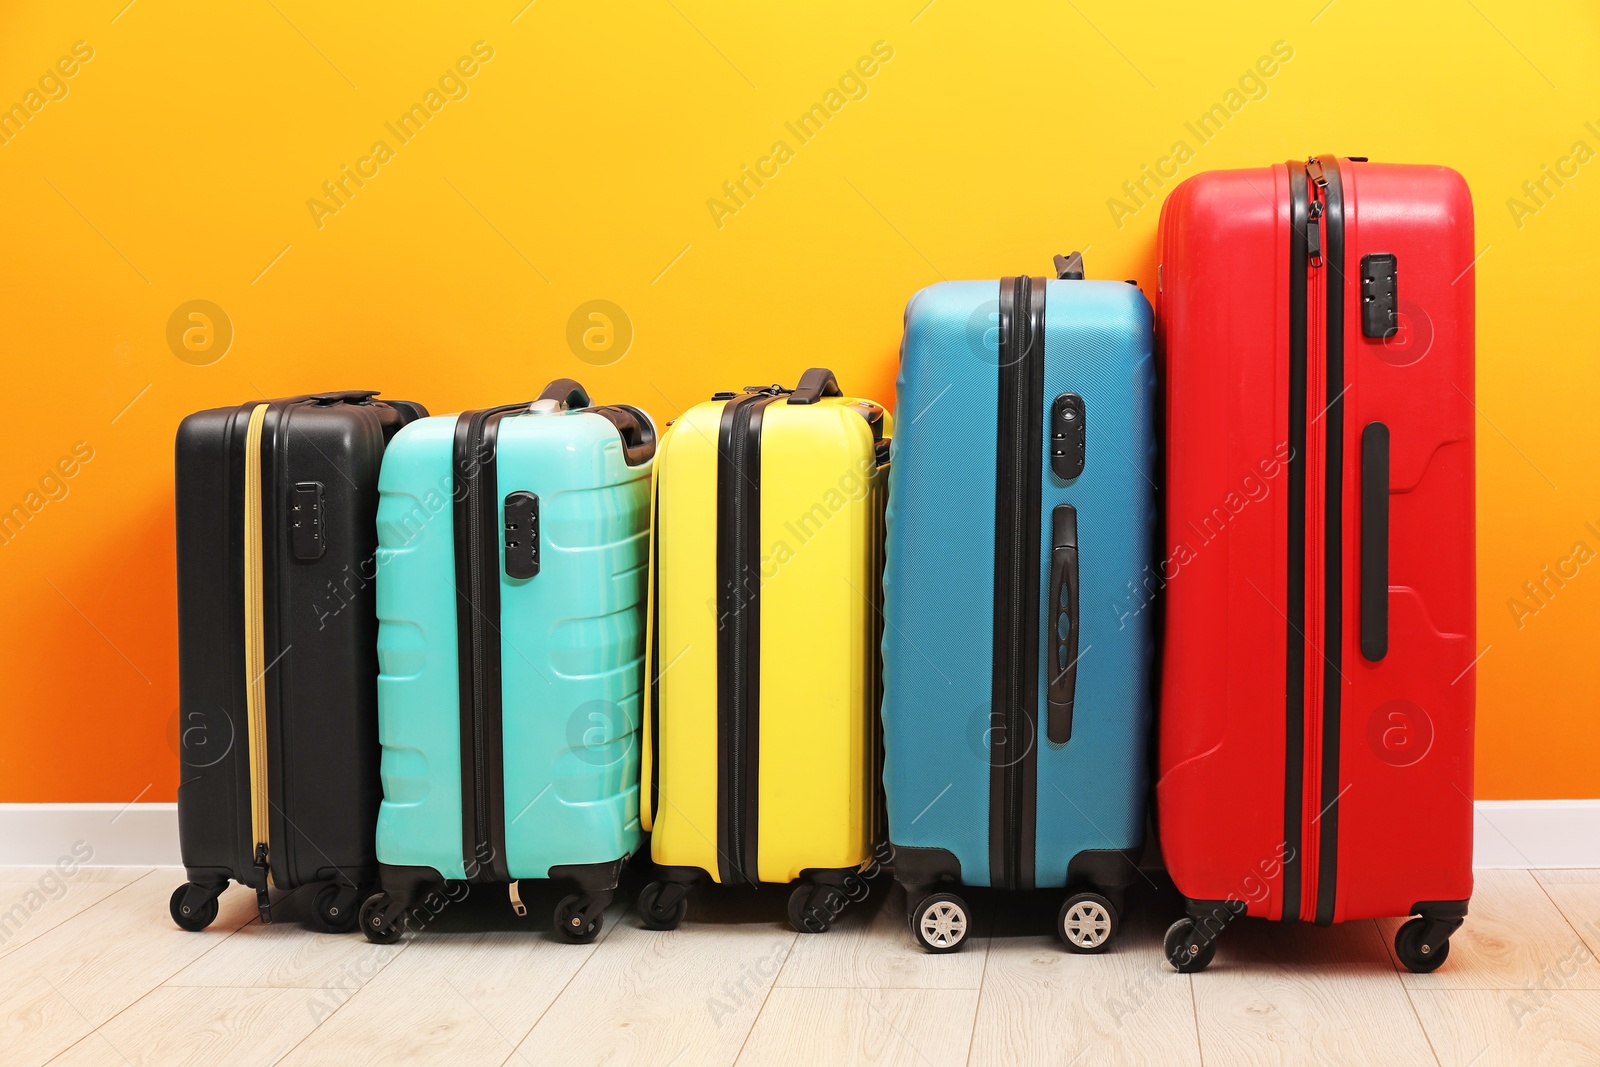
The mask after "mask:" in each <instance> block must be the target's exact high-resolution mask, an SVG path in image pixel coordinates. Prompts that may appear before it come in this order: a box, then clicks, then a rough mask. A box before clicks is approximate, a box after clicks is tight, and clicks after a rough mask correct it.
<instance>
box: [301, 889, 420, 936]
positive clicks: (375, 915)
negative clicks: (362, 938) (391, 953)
mask: <svg viewBox="0 0 1600 1067" xmlns="http://www.w3.org/2000/svg"><path fill="white" fill-rule="evenodd" d="M319 897H320V894H319ZM391 903H392V898H391V897H390V896H389V894H388V893H374V894H372V895H371V896H370V897H368V898H367V902H366V903H365V904H363V905H361V932H362V933H364V934H366V935H367V940H368V941H371V942H372V943H373V944H374V945H392V944H394V943H395V942H396V941H398V940H400V934H401V933H402V932H403V930H402V929H401V926H400V924H399V923H397V922H395V921H394V920H393V919H391V918H389V917H388V916H387V915H386V914H385V912H387V911H388V910H389V905H390V904H391ZM318 910H320V909H318Z"/></svg>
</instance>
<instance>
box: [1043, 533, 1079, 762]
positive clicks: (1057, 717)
mask: <svg viewBox="0 0 1600 1067" xmlns="http://www.w3.org/2000/svg"><path fill="white" fill-rule="evenodd" d="M1050 528H1051V541H1050V543H1051V544H1052V545H1053V546H1054V547H1053V548H1052V549H1051V551H1050V611H1051V614H1050V619H1051V626H1050V643H1049V647H1050V685H1049V687H1048V704H1049V714H1048V718H1047V720H1046V724H1045V733H1046V736H1047V737H1048V738H1049V739H1050V740H1051V742H1053V743H1054V744H1058V745H1064V744H1066V743H1067V742H1068V741H1070V740H1072V704H1073V699H1074V697H1075V695H1076V693H1077V689H1078V509H1077V508H1075V507H1073V506H1072V505H1071V504H1058V505H1056V508H1055V510H1054V511H1052V512H1051V513H1050Z"/></svg>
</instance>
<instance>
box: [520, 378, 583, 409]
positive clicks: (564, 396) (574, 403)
mask: <svg viewBox="0 0 1600 1067" xmlns="http://www.w3.org/2000/svg"><path fill="white" fill-rule="evenodd" d="M539 400H554V401H556V402H557V403H559V404H560V405H561V406H562V407H564V408H567V409H568V410H572V409H575V408H586V407H589V406H590V405H591V403H592V401H590V399H589V390H587V389H585V388H584V387H583V386H581V385H579V384H578V383H577V382H575V381H573V380H572V379H571V378H557V379H556V380H555V381H553V382H551V383H550V384H549V385H547V386H545V387H544V392H542V393H540V394H539V399H538V400H535V401H534V403H535V404H537V403H538V402H539Z"/></svg>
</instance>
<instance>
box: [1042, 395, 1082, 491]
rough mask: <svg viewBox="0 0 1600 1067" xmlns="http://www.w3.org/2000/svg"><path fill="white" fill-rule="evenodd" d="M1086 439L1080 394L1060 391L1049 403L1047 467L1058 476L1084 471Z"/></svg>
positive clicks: (1064, 476)
mask: <svg viewBox="0 0 1600 1067" xmlns="http://www.w3.org/2000/svg"><path fill="white" fill-rule="evenodd" d="M1085 440H1086V439H1085V437H1084V432H1083V397H1081V396H1079V395H1078V394H1077V393H1062V394H1061V395H1060V396H1058V397H1056V400H1055V403H1054V404H1051V405H1050V469H1051V470H1052V471H1054V472H1055V475H1056V477H1057V478H1076V477H1077V476H1078V475H1080V474H1082V473H1083V461H1084V452H1085Z"/></svg>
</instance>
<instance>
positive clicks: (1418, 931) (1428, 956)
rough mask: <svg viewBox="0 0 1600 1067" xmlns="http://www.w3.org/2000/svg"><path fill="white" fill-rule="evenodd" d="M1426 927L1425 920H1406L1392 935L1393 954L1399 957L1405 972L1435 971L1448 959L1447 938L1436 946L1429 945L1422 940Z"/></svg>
mask: <svg viewBox="0 0 1600 1067" xmlns="http://www.w3.org/2000/svg"><path fill="white" fill-rule="evenodd" d="M1427 925H1428V920H1427V919H1408V920H1407V921H1406V922H1403V923H1401V924H1400V929H1398V930H1396V931H1395V933H1394V954H1395V955H1396V956H1399V957H1400V962H1401V963H1403V964H1405V966H1406V970H1408V971H1411V972H1413V973H1415V974H1430V973H1432V972H1433V971H1437V970H1438V969H1439V968H1440V967H1442V966H1444V961H1445V960H1447V959H1449V958H1450V939H1449V938H1448V937H1447V938H1445V939H1444V940H1442V941H1440V942H1439V943H1438V944H1437V945H1430V944H1428V943H1427V942H1426V941H1425V940H1424V939H1423V934H1424V933H1425V932H1426V928H1427Z"/></svg>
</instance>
